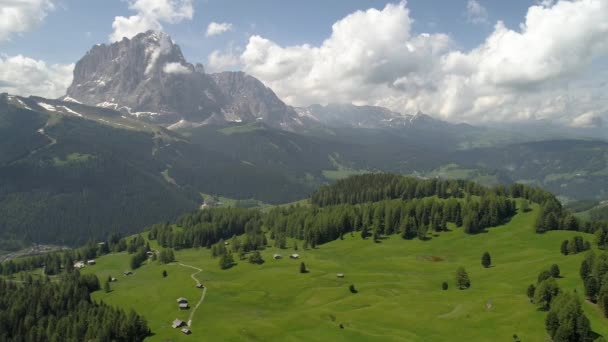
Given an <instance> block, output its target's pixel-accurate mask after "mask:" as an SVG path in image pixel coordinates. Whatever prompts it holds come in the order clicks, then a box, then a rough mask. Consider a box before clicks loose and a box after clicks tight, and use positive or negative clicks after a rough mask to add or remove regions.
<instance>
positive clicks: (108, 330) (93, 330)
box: [0, 272, 150, 342]
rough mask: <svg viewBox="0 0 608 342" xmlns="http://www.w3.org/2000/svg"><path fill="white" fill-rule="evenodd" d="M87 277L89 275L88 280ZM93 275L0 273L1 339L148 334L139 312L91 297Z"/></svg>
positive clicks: (124, 337) (127, 338)
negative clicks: (25, 277)
mask: <svg viewBox="0 0 608 342" xmlns="http://www.w3.org/2000/svg"><path fill="white" fill-rule="evenodd" d="M92 278H95V279H94V280H93V279H92ZM95 284H97V289H99V280H98V279H97V277H95V276H94V275H90V276H87V277H85V276H84V275H83V276H81V275H80V274H79V273H78V272H71V273H70V274H66V275H64V276H62V278H61V281H60V282H57V283H53V282H50V281H38V280H36V281H33V282H32V283H23V284H20V285H16V284H15V283H11V282H6V281H4V280H2V279H0V303H1V304H0V305H1V306H2V310H0V322H2V323H1V324H0V340H1V341H53V342H54V341H93V340H94V341H124V342H127V341H142V340H143V339H144V338H146V337H147V336H149V335H150V330H149V328H148V326H147V323H146V321H145V320H144V318H143V317H141V316H139V315H137V314H136V313H135V312H133V311H131V312H129V313H127V312H125V311H123V310H121V309H116V308H112V307H110V306H107V305H105V304H103V303H99V304H98V303H95V302H93V301H92V300H91V297H90V293H91V292H92V291H95V290H96V289H94V288H95Z"/></svg>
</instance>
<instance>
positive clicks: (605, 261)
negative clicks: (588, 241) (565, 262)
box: [580, 252, 608, 318]
mask: <svg viewBox="0 0 608 342" xmlns="http://www.w3.org/2000/svg"><path fill="white" fill-rule="evenodd" d="M580 275H581V278H582V279H583V282H584V285H585V296H586V297H587V298H588V299H589V300H590V301H592V302H597V304H598V306H599V308H600V309H601V310H602V313H603V314H604V316H605V317H607V318H608V254H606V253H601V254H597V255H596V254H595V253H593V252H589V253H587V255H585V259H584V260H583V261H582V263H581V268H580Z"/></svg>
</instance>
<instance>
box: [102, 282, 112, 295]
mask: <svg viewBox="0 0 608 342" xmlns="http://www.w3.org/2000/svg"><path fill="white" fill-rule="evenodd" d="M103 291H104V292H105V293H110V291H112V290H111V289H110V282H109V281H107V280H106V282H105V283H103Z"/></svg>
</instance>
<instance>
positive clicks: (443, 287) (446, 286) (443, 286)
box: [441, 281, 448, 291]
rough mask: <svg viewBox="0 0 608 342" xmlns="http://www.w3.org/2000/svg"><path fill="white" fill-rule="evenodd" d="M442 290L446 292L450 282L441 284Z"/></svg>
mask: <svg viewBox="0 0 608 342" xmlns="http://www.w3.org/2000/svg"><path fill="white" fill-rule="evenodd" d="M441 289H442V290H444V291H445V290H447V289H448V282H447V281H444V282H443V283H441Z"/></svg>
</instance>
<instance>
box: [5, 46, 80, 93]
mask: <svg viewBox="0 0 608 342" xmlns="http://www.w3.org/2000/svg"><path fill="white" fill-rule="evenodd" d="M73 70H74V64H47V63H45V62H44V61H41V60H35V59H32V58H28V57H25V56H22V55H17V56H12V57H8V56H0V92H7V93H10V94H15V95H23V96H29V95H37V96H42V97H48V98H57V97H60V96H62V95H65V91H66V89H67V88H68V86H69V85H70V83H71V82H72V72H73Z"/></svg>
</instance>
